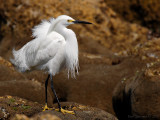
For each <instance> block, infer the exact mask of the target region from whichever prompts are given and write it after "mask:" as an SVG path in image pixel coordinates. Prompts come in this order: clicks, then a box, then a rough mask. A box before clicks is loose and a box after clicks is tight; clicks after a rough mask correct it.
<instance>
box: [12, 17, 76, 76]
mask: <svg viewBox="0 0 160 120" xmlns="http://www.w3.org/2000/svg"><path fill="white" fill-rule="evenodd" d="M74 21H75V20H74V19H73V18H71V17H69V16H66V15H61V16H59V17H58V18H56V19H50V20H49V21H42V23H41V24H40V25H38V26H36V27H34V28H33V37H35V39H33V40H32V41H30V42H28V43H27V44H26V45H24V46H23V47H22V48H21V49H19V50H17V51H16V50H13V56H14V58H13V59H11V62H12V63H13V64H14V65H15V66H16V68H17V69H18V70H19V71H20V72H25V71H30V70H34V69H39V70H45V71H47V72H48V73H49V74H52V75H53V76H54V75H55V74H57V73H58V72H59V71H60V70H61V69H62V68H67V70H68V75H69V73H71V76H73V77H75V71H77V73H78V66H79V62H78V44H77V38H76V35H75V33H74V32H73V31H72V30H70V29H68V28H66V27H67V26H68V25H70V24H73V22H74Z"/></svg>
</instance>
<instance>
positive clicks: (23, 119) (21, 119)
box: [11, 114, 61, 120]
mask: <svg viewBox="0 0 160 120" xmlns="http://www.w3.org/2000/svg"><path fill="white" fill-rule="evenodd" d="M11 120H61V119H60V118H59V117H57V116H55V115H51V114H44V115H36V116H35V117H32V118H29V117H27V116H25V115H20V114H16V115H15V117H13V118H12V119H11Z"/></svg>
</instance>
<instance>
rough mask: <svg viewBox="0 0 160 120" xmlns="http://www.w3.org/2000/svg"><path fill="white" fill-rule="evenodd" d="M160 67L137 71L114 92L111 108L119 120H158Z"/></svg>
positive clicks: (159, 115) (159, 117) (122, 81)
mask: <svg viewBox="0 0 160 120" xmlns="http://www.w3.org/2000/svg"><path fill="white" fill-rule="evenodd" d="M159 67H160V65H159V64H158V65H156V66H154V67H152V68H147V69H145V70H143V71H141V72H140V71H137V72H136V73H135V75H134V76H133V77H130V78H125V79H122V80H121V81H120V83H119V84H118V85H117V87H116V89H115V90H114V95H113V108H114V111H115V114H116V116H117V117H118V119H119V120H127V119H141V120H156V119H160V111H159V108H160V99H159V98H160V87H159V86H160V69H159Z"/></svg>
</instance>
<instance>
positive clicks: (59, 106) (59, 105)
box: [50, 75, 61, 111]
mask: <svg viewBox="0 0 160 120" xmlns="http://www.w3.org/2000/svg"><path fill="white" fill-rule="evenodd" d="M50 78H51V89H52V91H53V93H54V95H55V97H56V99H57V102H58V108H59V111H61V104H60V102H59V100H58V97H57V94H56V91H55V89H54V86H53V79H52V75H50Z"/></svg>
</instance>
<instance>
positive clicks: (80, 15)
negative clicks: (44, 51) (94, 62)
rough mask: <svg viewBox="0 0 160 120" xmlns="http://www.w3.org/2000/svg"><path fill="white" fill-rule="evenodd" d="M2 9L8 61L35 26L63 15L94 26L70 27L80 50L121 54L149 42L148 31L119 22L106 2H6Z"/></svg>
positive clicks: (4, 49) (4, 42) (10, 0)
mask: <svg viewBox="0 0 160 120" xmlns="http://www.w3.org/2000/svg"><path fill="white" fill-rule="evenodd" d="M70 5H71V6H74V7H70ZM62 8H63V9H62ZM0 9H1V11H2V12H1V13H0V16H1V17H2V18H3V21H5V22H3V21H2V22H1V23H2V27H1V31H2V32H1V34H2V35H1V36H3V38H2V40H1V45H0V46H3V47H0V54H1V56H5V57H7V58H9V57H10V56H11V55H10V52H11V50H12V49H13V47H16V48H19V47H21V46H22V45H24V44H25V43H26V42H28V41H29V40H31V39H32V38H31V37H30V36H31V28H32V27H33V26H34V25H37V24H38V23H40V21H41V20H42V19H49V18H50V17H57V16H58V15H61V14H67V15H70V16H72V17H73V18H75V19H79V20H86V21H90V22H92V23H93V25H88V26H87V25H72V26H71V27H72V29H73V30H74V31H75V32H76V34H77V36H78V42H79V48H80V50H81V51H85V52H90V53H95V54H99V53H101V54H106V51H109V50H108V49H110V50H112V51H114V52H120V51H122V50H126V49H128V48H131V47H132V46H135V45H137V44H138V43H143V42H145V41H146V40H147V33H148V30H147V29H146V28H144V27H140V26H139V25H136V24H129V23H127V22H125V21H123V20H121V19H119V18H118V17H117V15H116V13H115V12H114V11H113V10H112V9H110V8H109V7H108V6H107V5H106V4H105V2H103V1H97V0H93V1H91V0H87V1H76V2H75V1H72V0H71V1H70V0H65V1H56V0H55V1H50V0H45V1H41V0H36V1H31V0H28V1H22V0H17V1H16V2H14V1H12V0H9V1H5V0H3V4H1V5H0ZM15 13H16V14H15ZM13 16H14V17H13ZM6 35H7V36H6ZM115 43H116V44H115ZM11 44H12V46H11ZM4 53H5V54H4Z"/></svg>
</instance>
